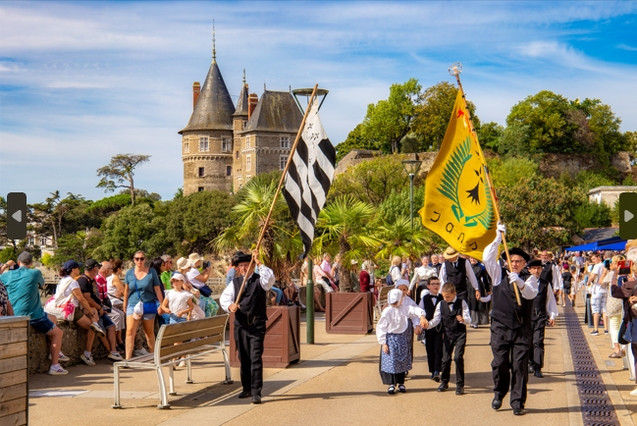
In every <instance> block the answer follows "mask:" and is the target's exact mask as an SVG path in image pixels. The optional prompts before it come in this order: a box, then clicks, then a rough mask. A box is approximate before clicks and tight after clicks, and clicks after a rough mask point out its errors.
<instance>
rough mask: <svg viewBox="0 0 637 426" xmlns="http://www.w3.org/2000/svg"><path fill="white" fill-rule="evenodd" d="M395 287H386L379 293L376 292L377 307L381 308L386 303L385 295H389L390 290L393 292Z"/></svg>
mask: <svg viewBox="0 0 637 426" xmlns="http://www.w3.org/2000/svg"><path fill="white" fill-rule="evenodd" d="M394 288H395V287H393V286H386V287H381V288H380V291H379V292H378V306H379V307H380V308H382V307H383V305H385V304H386V303H387V295H388V294H389V291H390V290H393V289H394Z"/></svg>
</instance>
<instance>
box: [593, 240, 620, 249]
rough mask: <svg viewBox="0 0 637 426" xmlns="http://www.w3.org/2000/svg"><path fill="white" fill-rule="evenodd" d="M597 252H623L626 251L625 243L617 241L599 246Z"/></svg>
mask: <svg viewBox="0 0 637 426" xmlns="http://www.w3.org/2000/svg"><path fill="white" fill-rule="evenodd" d="M597 250H614V251H623V250H626V241H618V242H616V243H610V244H604V245H601V246H599V247H598V248H597Z"/></svg>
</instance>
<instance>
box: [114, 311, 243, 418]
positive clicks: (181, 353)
mask: <svg viewBox="0 0 637 426" xmlns="http://www.w3.org/2000/svg"><path fill="white" fill-rule="evenodd" d="M228 318H229V315H228V314H223V315H217V316H214V317H210V318H204V319H200V320H194V321H186V322H181V323H177V324H168V325H166V324H165V325H162V326H161V328H160V329H159V333H158V334H157V338H156V340H155V350H154V352H153V353H151V354H148V355H142V356H138V357H135V358H131V359H129V360H126V361H118V362H115V363H114V364H113V382H114V386H115V401H114V404H113V408H122V405H121V404H120V398H119V396H120V395H119V374H120V371H119V370H120V368H142V369H152V370H155V371H156V372H157V380H158V381H159V398H160V404H159V405H158V406H157V407H158V408H170V404H168V395H167V394H166V384H165V380H164V373H163V371H162V368H163V367H168V370H169V371H170V395H176V392H175V379H174V375H173V368H172V367H173V365H174V364H176V363H179V362H180V361H182V360H185V361H186V367H187V369H188V378H187V380H186V383H193V381H192V367H191V360H192V359H193V358H197V357H200V356H203V355H206V354H209V353H213V352H219V351H220V352H221V353H222V354H223V361H224V364H225V369H226V372H225V373H226V379H225V381H224V382H223V383H225V384H230V383H232V379H231V376H230V362H229V358H228V353H227V351H226V344H225V342H226V326H227V324H228ZM180 357H182V358H181V359H179V358H180Z"/></svg>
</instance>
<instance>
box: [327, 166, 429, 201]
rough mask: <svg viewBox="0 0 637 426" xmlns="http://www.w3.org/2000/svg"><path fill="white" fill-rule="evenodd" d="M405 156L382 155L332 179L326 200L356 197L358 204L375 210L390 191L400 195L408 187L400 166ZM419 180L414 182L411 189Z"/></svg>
mask: <svg viewBox="0 0 637 426" xmlns="http://www.w3.org/2000/svg"><path fill="white" fill-rule="evenodd" d="M406 158H407V157H406V156H404V155H383V156H379V157H376V158H373V159H371V160H367V161H363V162H362V163H360V164H357V165H355V166H352V167H349V168H348V169H347V170H346V171H345V172H344V173H341V174H339V175H337V176H336V177H335V178H334V182H333V184H332V187H331V188H330V192H329V194H328V202H329V200H332V199H335V198H338V197H341V196H346V195H350V194H356V196H357V197H358V198H360V200H361V201H364V202H366V203H369V204H372V205H374V206H378V205H379V204H380V203H382V202H383V200H384V199H385V198H387V197H388V196H389V194H391V192H392V191H400V190H402V188H405V187H406V186H407V185H408V184H409V178H408V177H407V173H405V170H404V168H403V165H402V163H401V161H402V160H404V159H406ZM420 182H421V177H420V176H416V177H415V179H414V188H415V187H416V185H417V184H419V183H420Z"/></svg>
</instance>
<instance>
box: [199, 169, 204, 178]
mask: <svg viewBox="0 0 637 426" xmlns="http://www.w3.org/2000/svg"><path fill="white" fill-rule="evenodd" d="M204 175H205V173H204V168H203V167H199V177H204Z"/></svg>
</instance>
